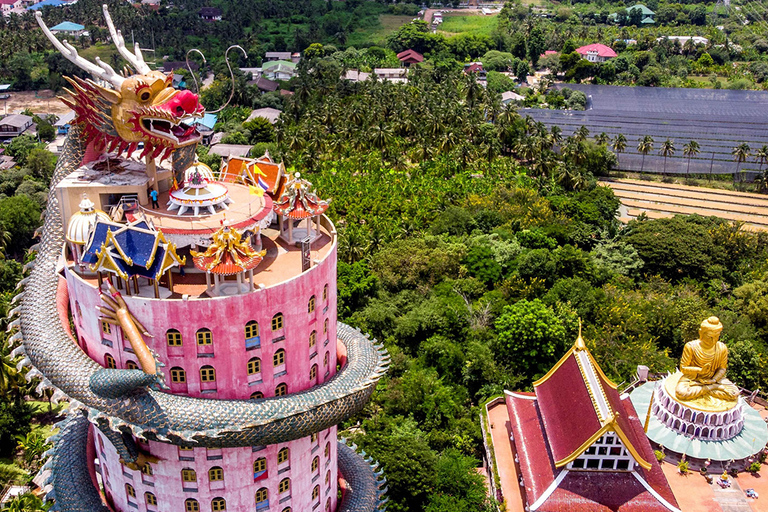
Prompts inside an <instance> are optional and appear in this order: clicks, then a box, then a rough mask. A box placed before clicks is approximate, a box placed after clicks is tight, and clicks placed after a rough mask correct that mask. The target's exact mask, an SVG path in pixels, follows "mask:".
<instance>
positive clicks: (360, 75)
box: [344, 69, 371, 82]
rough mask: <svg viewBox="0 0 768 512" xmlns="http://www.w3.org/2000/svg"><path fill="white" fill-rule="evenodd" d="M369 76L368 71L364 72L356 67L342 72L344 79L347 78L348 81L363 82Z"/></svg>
mask: <svg viewBox="0 0 768 512" xmlns="http://www.w3.org/2000/svg"><path fill="white" fill-rule="evenodd" d="M370 76H371V74H370V73H364V72H363V71H358V70H356V69H348V70H347V72H346V73H344V80H349V81H350V82H365V81H366V80H368V77H370Z"/></svg>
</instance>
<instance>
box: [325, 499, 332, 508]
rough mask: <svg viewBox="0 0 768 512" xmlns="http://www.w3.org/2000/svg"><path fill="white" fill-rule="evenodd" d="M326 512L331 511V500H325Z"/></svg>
mask: <svg viewBox="0 0 768 512" xmlns="http://www.w3.org/2000/svg"><path fill="white" fill-rule="evenodd" d="M325 510H331V498H328V499H327V500H325Z"/></svg>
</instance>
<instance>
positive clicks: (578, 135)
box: [573, 125, 589, 140]
mask: <svg viewBox="0 0 768 512" xmlns="http://www.w3.org/2000/svg"><path fill="white" fill-rule="evenodd" d="M587 137H589V129H588V128H587V127H586V126H584V125H581V128H579V129H578V130H576V131H575V132H573V138H574V139H576V140H587Z"/></svg>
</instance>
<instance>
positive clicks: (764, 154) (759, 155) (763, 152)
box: [755, 146, 768, 172]
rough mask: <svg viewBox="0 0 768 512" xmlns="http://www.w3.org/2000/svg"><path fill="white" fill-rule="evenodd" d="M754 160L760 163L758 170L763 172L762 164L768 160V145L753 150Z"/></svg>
mask: <svg viewBox="0 0 768 512" xmlns="http://www.w3.org/2000/svg"><path fill="white" fill-rule="evenodd" d="M755 162H758V163H759V164H760V172H763V165H765V163H766V162H768V146H763V147H761V148H760V149H758V150H757V151H755Z"/></svg>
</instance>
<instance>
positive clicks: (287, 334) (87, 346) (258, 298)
mask: <svg viewBox="0 0 768 512" xmlns="http://www.w3.org/2000/svg"><path fill="white" fill-rule="evenodd" d="M66 277H67V287H68V290H69V297H70V306H71V310H72V312H73V316H74V320H75V325H76V327H77V331H78V335H79V337H80V340H79V341H80V346H81V347H82V348H83V349H84V350H85V351H86V352H87V353H88V355H89V356H90V357H91V358H92V359H93V360H94V361H96V362H98V363H100V364H102V365H103V366H105V367H107V366H108V364H107V355H109V356H110V357H112V358H113V359H114V360H115V363H116V366H117V368H127V367H129V363H130V362H133V363H134V364H135V363H136V357H135V356H134V355H133V351H132V350H131V345H130V343H129V342H128V340H127V339H125V338H124V337H123V336H122V333H121V332H120V328H119V327H116V326H114V325H111V326H108V329H107V330H109V331H110V332H109V333H106V332H104V330H105V329H104V327H106V326H102V324H101V322H100V320H99V316H100V313H99V312H98V311H97V310H96V306H98V305H101V299H100V298H99V294H98V290H97V289H96V288H95V287H94V284H93V283H92V282H87V281H84V280H83V279H82V278H81V277H80V276H79V275H78V274H77V273H75V272H73V271H72V269H71V268H68V269H67V272H66ZM257 277H258V275H257ZM312 297H314V311H312V312H311V313H310V312H309V310H310V301H311V299H312ZM124 298H125V301H126V303H127V304H128V308H129V309H130V310H131V312H132V313H133V314H134V315H135V316H136V317H137V318H139V319H141V322H142V323H143V324H144V326H145V327H146V328H147V330H148V331H149V332H150V333H152V334H153V336H154V337H153V338H149V339H146V340H145V341H146V343H147V346H149V348H151V349H152V350H154V351H155V352H156V353H157V354H158V358H159V360H160V361H161V362H162V363H164V364H165V365H166V367H165V368H164V369H163V370H164V372H165V374H166V382H167V383H168V385H169V386H170V388H171V389H170V391H171V392H172V393H179V394H185V395H189V396H194V397H201V396H203V397H208V398H222V399H248V398H250V397H251V396H252V395H253V394H254V393H262V394H263V396H264V397H271V396H274V395H275V390H276V388H277V386H279V385H280V384H285V385H286V386H287V392H288V393H295V392H298V391H303V390H305V389H308V388H310V387H312V386H314V385H317V384H321V383H323V382H325V381H326V380H328V379H329V378H331V377H333V375H335V373H336V250H335V247H334V249H333V250H332V251H331V252H330V253H329V254H328V255H327V256H326V257H325V259H324V260H322V261H320V262H319V263H318V264H317V265H315V266H313V267H312V268H311V269H310V270H308V271H306V272H304V273H300V274H299V275H297V276H296V277H294V278H293V279H291V280H289V281H286V282H283V283H280V284H277V285H275V286H271V287H269V288H265V289H264V290H260V291H259V290H257V291H255V292H251V293H248V294H245V295H235V296H229V297H216V298H192V297H190V298H189V299H188V300H182V299H165V300H163V299H154V298H145V297H128V296H124ZM278 314H281V315H282V328H279V329H276V330H274V331H273V330H272V320H273V318H274V317H275V316H276V315H278ZM251 322H256V323H257V324H258V334H259V335H258V338H259V339H258V340H256V339H255V337H251V338H248V339H247V338H246V325H248V324H249V323H250V325H249V329H248V330H249V332H248V334H252V333H253V332H254V324H253V323H251ZM205 329H207V330H209V331H210V339H211V342H210V344H199V343H198V332H201V335H202V336H201V337H202V338H203V339H205V338H206V336H205V335H203V333H202V331H203V330H205ZM169 330H175V331H177V332H178V333H180V334H181V346H178V345H173V346H170V345H169V336H168V331H169ZM313 332H314V336H313ZM313 338H314V342H312V341H311V340H312V339H313ZM171 339H173V333H172V335H171ZM246 343H247V344H248V346H246ZM280 350H282V351H284V355H283V357H279V354H278V358H277V359H276V358H275V355H276V354H277V352H278V351H280ZM256 359H258V365H256V364H255V363H256ZM249 361H251V369H252V370H253V369H254V368H255V367H258V369H259V371H258V372H255V373H251V374H249V373H248V372H249V365H248V362H249ZM279 361H284V363H283V364H278V365H275V363H276V362H278V363H279ZM315 365H317V369H316V371H314V372H313V371H312V367H313V366H315ZM202 368H206V369H208V368H213V369H214V370H215V380H214V381H209V382H201V371H200V370H201V369H202ZM172 370H176V373H177V375H178V370H183V372H184V379H183V380H184V382H172V381H173V380H174V379H172V375H171V373H172ZM313 375H314V378H310V377H312V376H313ZM175 380H179V381H180V380H182V379H180V378H177V379H175Z"/></svg>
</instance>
